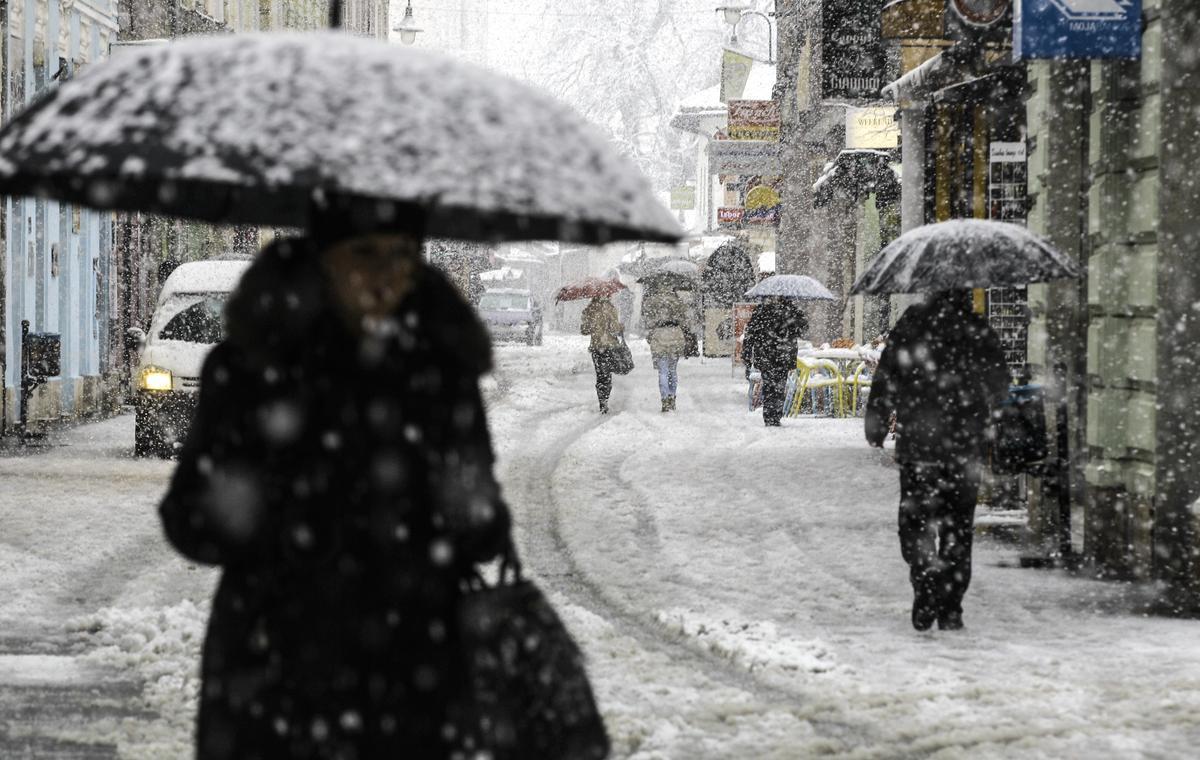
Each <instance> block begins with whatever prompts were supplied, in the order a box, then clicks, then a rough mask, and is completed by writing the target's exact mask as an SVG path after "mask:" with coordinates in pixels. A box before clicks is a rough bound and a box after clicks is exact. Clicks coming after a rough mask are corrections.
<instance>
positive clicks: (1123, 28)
mask: <svg viewBox="0 0 1200 760" xmlns="http://www.w3.org/2000/svg"><path fill="white" fill-rule="evenodd" d="M1141 55H1142V0H1016V3H1015V5H1014V9H1013V58H1014V59H1016V60H1018V61H1021V60H1029V59H1034V58H1049V59H1063V58H1083V59H1087V58H1140V57H1141Z"/></svg>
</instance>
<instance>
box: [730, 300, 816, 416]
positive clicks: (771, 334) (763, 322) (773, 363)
mask: <svg viewBox="0 0 1200 760" xmlns="http://www.w3.org/2000/svg"><path fill="white" fill-rule="evenodd" d="M806 332H808V319H807V318H806V317H805V316H804V312H802V311H800V309H799V307H797V306H796V304H795V303H794V302H793V301H791V300H790V299H787V298H779V297H771V298H767V299H766V300H764V301H763V302H762V303H761V304H759V305H758V306H757V307H756V308H755V309H754V314H752V315H751V316H750V322H749V324H747V325H746V333H745V337H743V338H742V354H743V356H744V357H745V362H746V366H747V367H751V366H753V367H756V368H757V369H758V371H759V372H761V373H762V384H763V385H762V393H763V424H765V425H767V426H768V427H773V426H778V425H779V423H780V420H782V419H783V397H784V394H785V392H786V390H787V378H788V373H789V372H791V371H792V370H793V369H795V368H796V341H797V340H799V339H800V338H802V337H803V336H804V333H806Z"/></svg>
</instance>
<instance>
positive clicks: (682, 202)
mask: <svg viewBox="0 0 1200 760" xmlns="http://www.w3.org/2000/svg"><path fill="white" fill-rule="evenodd" d="M694 208H696V188H694V187H692V186H691V185H683V186H681V187H673V188H671V209H672V210H673V211H691V210H692V209H694Z"/></svg>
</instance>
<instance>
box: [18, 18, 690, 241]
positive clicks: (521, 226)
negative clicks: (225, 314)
mask: <svg viewBox="0 0 1200 760" xmlns="http://www.w3.org/2000/svg"><path fill="white" fill-rule="evenodd" d="M0 193H3V194H7V195H37V196H42V197H48V198H54V199H57V200H62V201H68V202H73V203H81V204H84V205H88V206H92V207H94V208H100V209H117V210H125V211H148V212H155V213H162V214H167V215H171V216H178V217H185V218H191V219H199V220H202V221H210V222H220V223H228V224H254V225H266V226H277V227H308V228H312V227H313V226H314V225H313V222H314V220H319V219H320V218H321V215H322V214H323V213H325V209H326V208H327V207H328V205H329V204H331V203H333V204H334V205H335V208H336V209H337V213H338V216H339V218H340V219H342V220H343V223H348V224H351V225H353V228H354V229H355V231H369V230H385V229H405V230H412V229H413V227H414V226H415V225H420V228H423V230H424V232H425V233H426V234H428V235H430V236H433V237H439V236H440V237H452V238H459V239H468V240H506V239H556V240H564V241H575V242H584V243H603V242H608V241H612V240H621V239H639V240H649V241H662V242H673V241H675V240H676V239H678V237H679V234H680V231H679V227H678V225H677V223H676V222H675V221H674V219H673V218H672V216H671V214H670V212H668V211H667V210H666V209H665V208H663V206H662V205H661V204H660V203H658V201H657V200H656V199H655V198H654V195H653V194H652V192H651V191H650V189H649V187H648V185H647V184H646V182H645V180H644V178H643V176H642V175H641V173H640V172H639V171H638V170H637V168H636V167H635V166H634V165H633V164H632V163H631V162H629V161H628V160H627V159H625V158H623V157H621V156H620V155H618V154H617V152H616V151H615V150H613V148H612V147H611V143H610V141H609V140H608V139H606V138H605V137H604V136H603V135H601V134H599V133H598V132H597V131H596V130H595V129H594V128H593V127H592V126H591V125H590V124H589V123H587V122H586V121H585V120H584V119H582V118H581V117H579V116H578V115H577V114H576V113H575V112H573V111H572V110H570V109H569V108H568V107H566V106H565V105H563V104H561V103H559V102H558V101H556V100H554V99H553V98H551V97H549V96H547V95H545V94H542V93H540V92H538V91H537V90H534V89H532V88H530V87H527V86H525V85H522V84H519V83H517V82H515V81H513V80H510V79H508V78H506V77H503V76H499V75H497V74H494V73H491V72H488V71H486V70H484V69H482V68H476V67H474V66H470V65H468V64H464V63H460V62H458V61H455V60H452V59H450V58H447V57H443V56H440V55H436V54H433V53H428V52H424V51H418V50H412V49H407V48H403V47H401V46H399V45H390V44H387V43H385V42H381V41H375V40H368V39H362V38H358V37H353V36H350V35H348V34H344V33H340V32H314V33H301V34H298V33H287V34H238V35H228V36H224V37H209V38H192V39H187V40H180V41H176V42H171V43H168V44H164V45H158V46H153V47H145V48H139V49H136V50H129V51H123V52H121V53H119V54H117V55H115V56H113V57H112V58H111V59H110V60H108V61H105V62H104V63H100V64H97V65H96V66H94V67H90V68H89V70H88V71H86V72H85V73H84V74H82V75H81V76H79V77H78V78H76V79H72V80H70V81H68V82H66V83H64V84H62V85H61V86H59V87H57V88H55V89H54V90H52V91H51V92H50V93H49V94H48V95H46V96H45V97H44V98H43V99H41V100H39V101H38V102H37V103H36V104H34V105H33V106H31V107H30V108H28V109H26V110H25V111H24V112H22V113H20V114H19V115H17V116H16V118H14V119H13V120H11V121H10V122H9V123H8V124H7V125H6V126H5V127H4V129H3V130H0Z"/></svg>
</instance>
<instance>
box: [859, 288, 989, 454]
mask: <svg viewBox="0 0 1200 760" xmlns="http://www.w3.org/2000/svg"><path fill="white" fill-rule="evenodd" d="M1008 383H1009V372H1008V367H1007V366H1006V364H1005V362H1004V351H1003V349H1002V348H1001V345H1000V338H999V337H998V336H997V335H996V333H995V331H994V330H992V328H991V327H990V326H989V325H988V323H987V320H986V319H984V318H983V317H982V316H980V315H978V314H975V313H973V312H972V311H971V310H970V308H969V306H968V305H967V304H966V303H965V302H963V301H956V300H955V299H952V298H938V299H935V300H933V301H931V302H929V303H926V304H920V305H916V306H911V307H909V308H908V310H907V311H905V312H904V315H903V316H902V317H901V318H900V321H898V322H897V323H896V326H895V327H894V328H892V331H891V332H890V333H888V340H887V347H886V348H885V349H884V351H883V355H882V356H881V357H880V360H879V367H878V369H877V370H876V372H875V379H874V380H873V381H872V383H871V395H870V398H869V399H868V401H867V411H866V419H865V425H866V434H867V440H868V441H869V442H870V443H872V444H873V445H876V446H881V445H883V440H884V438H885V436H886V435H887V424H888V418H889V417H890V416H891V413H892V412H895V413H896V435H897V442H896V458H897V459H898V460H899V461H900V462H933V461H950V460H952V459H954V458H956V457H957V458H968V459H978V458H980V457H982V455H983V451H984V447H985V444H986V439H987V434H988V431H989V426H990V412H991V409H992V408H993V407H995V406H996V405H997V404H999V403H1000V401H1002V400H1003V399H1004V398H1005V396H1006V395H1007V393H1008Z"/></svg>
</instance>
